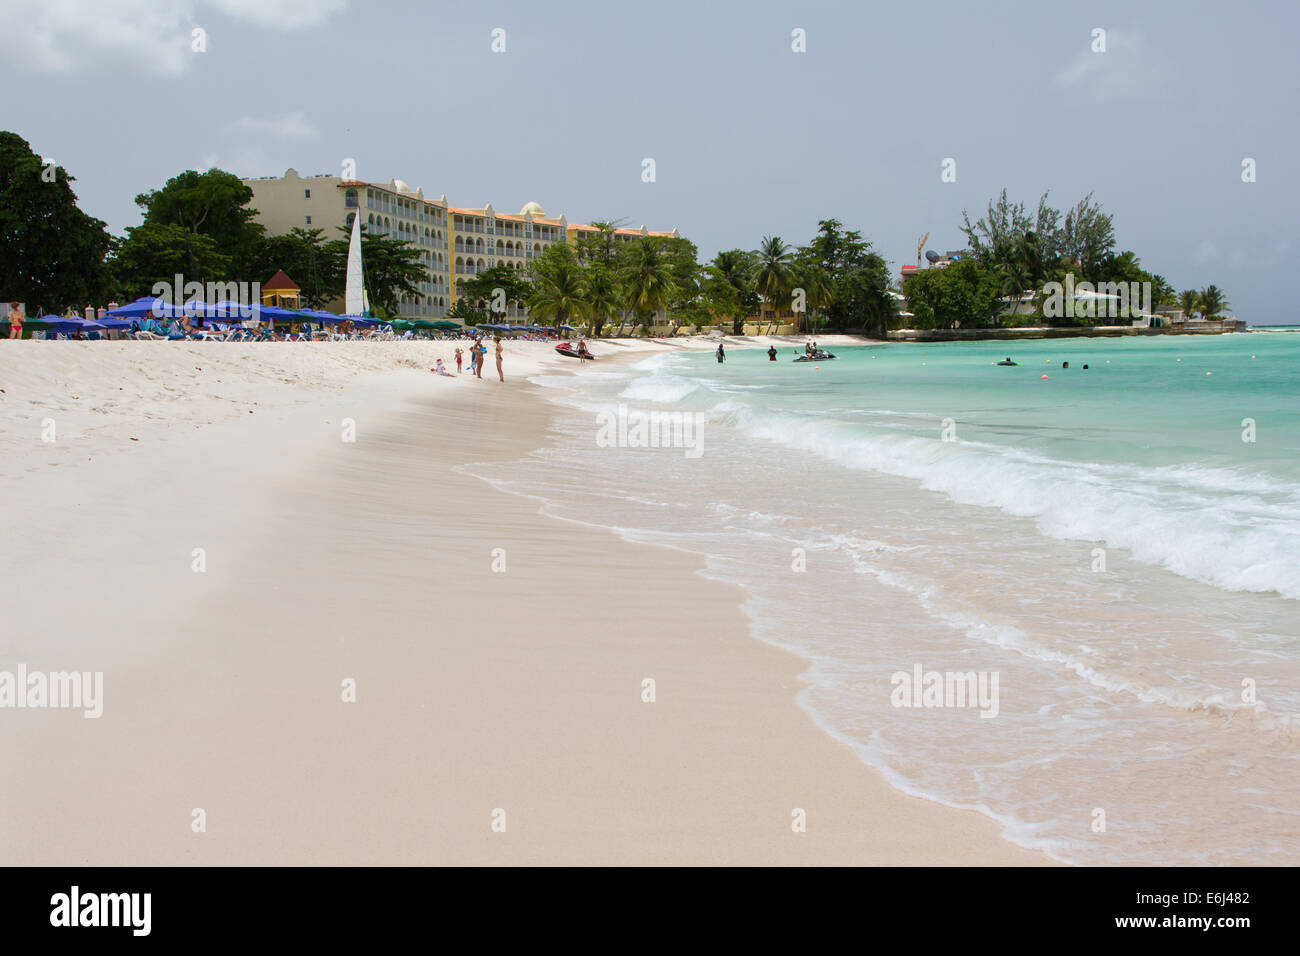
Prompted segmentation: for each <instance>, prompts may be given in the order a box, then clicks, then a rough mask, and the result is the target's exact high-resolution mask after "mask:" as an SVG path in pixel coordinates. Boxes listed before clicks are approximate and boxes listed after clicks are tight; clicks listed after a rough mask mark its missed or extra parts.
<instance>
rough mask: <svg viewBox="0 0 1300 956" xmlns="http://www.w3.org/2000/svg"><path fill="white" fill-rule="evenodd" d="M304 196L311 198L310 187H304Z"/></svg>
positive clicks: (304, 197)
mask: <svg viewBox="0 0 1300 956" xmlns="http://www.w3.org/2000/svg"><path fill="white" fill-rule="evenodd" d="M302 198H303V199H310V198H311V190H310V189H304V190H303V191H302Z"/></svg>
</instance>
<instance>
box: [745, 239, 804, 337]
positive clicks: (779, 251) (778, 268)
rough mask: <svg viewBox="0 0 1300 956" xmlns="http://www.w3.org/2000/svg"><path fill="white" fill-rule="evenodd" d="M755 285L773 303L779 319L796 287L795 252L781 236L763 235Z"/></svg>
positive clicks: (775, 314) (776, 316)
mask: <svg viewBox="0 0 1300 956" xmlns="http://www.w3.org/2000/svg"><path fill="white" fill-rule="evenodd" d="M754 287H755V289H757V291H758V294H759V295H761V296H762V297H763V298H764V299H766V300H767V301H768V302H769V303H770V304H771V306H772V310H773V313H774V317H775V318H778V319H779V318H780V317H781V310H782V309H783V308H785V307H786V303H788V302H789V301H790V293H791V292H792V291H793V290H794V288H795V275H794V254H793V253H792V252H791V251H790V247H789V246H787V245H786V244H785V243H784V242H782V241H781V237H780V236H764V237H763V243H762V245H761V246H759V249H758V272H757V273H756V274H755V276H754Z"/></svg>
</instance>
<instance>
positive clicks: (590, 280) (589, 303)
mask: <svg viewBox="0 0 1300 956" xmlns="http://www.w3.org/2000/svg"><path fill="white" fill-rule="evenodd" d="M622 308H623V300H622V298H621V297H620V296H619V293H618V286H616V285H615V284H614V279H613V277H612V276H611V275H610V272H609V270H608V269H606V268H605V267H604V266H603V265H601V264H600V263H598V262H595V263H592V264H591V265H590V266H588V267H587V275H586V281H585V295H584V296H583V302H582V315H583V316H585V317H586V318H587V319H589V320H590V321H591V334H592V335H596V336H599V335H600V330H601V327H602V326H604V324H605V323H606V322H607V321H609V319H611V318H612V317H613V316H615V315H617V314H618V313H619V311H620V310H621V309H622Z"/></svg>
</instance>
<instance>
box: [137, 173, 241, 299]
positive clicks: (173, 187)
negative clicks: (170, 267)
mask: <svg viewBox="0 0 1300 956" xmlns="http://www.w3.org/2000/svg"><path fill="white" fill-rule="evenodd" d="M252 199H253V190H251V189H250V188H249V187H248V186H246V185H244V184H243V183H242V182H240V180H239V177H238V176H236V175H235V174H234V173H228V172H226V171H225V170H221V169H209V170H208V171H207V172H205V173H199V172H195V171H194V170H192V169H187V170H186V171H185V172H183V173H180V174H179V175H177V176H173V177H172V178H171V179H169V180H167V183H166V184H165V185H164V186H163V187H162V188H161V189H155V190H152V191H151V192H147V193H141V194H140V195H138V196H136V197H135V202H136V205H137V206H139V207H140V208H141V209H143V210H144V222H145V225H176V226H180V227H181V229H182V230H184V232H183V233H182V238H183V240H184V242H183V247H184V249H185V252H186V260H187V262H188V266H189V268H188V269H185V270H182V273H183V274H184V275H185V279H186V281H187V282H210V281H217V280H243V281H261V280H262V279H265V278H266V276H262V275H254V273H255V272H256V271H257V267H258V265H259V256H260V254H261V245H262V239H263V236H264V235H265V232H266V230H265V229H263V227H262V226H260V225H259V224H258V223H256V222H254V218H255V217H256V215H257V213H256V211H255V210H253V209H250V208H249V206H248V204H249V202H251V201H252ZM193 236H207V237H208V238H209V239H211V240H212V241H213V242H215V243H216V244H217V248H218V249H220V250H221V253H222V255H223V256H225V257H226V260H227V262H228V267H227V269H226V271H225V272H223V273H221V274H217V275H213V274H212V273H211V271H209V270H210V266H209V267H206V268H205V265H204V264H203V263H202V262H201V261H200V259H199V257H198V256H197V255H195V254H194V248H193V247H194V243H193V240H192V238H191V237H193Z"/></svg>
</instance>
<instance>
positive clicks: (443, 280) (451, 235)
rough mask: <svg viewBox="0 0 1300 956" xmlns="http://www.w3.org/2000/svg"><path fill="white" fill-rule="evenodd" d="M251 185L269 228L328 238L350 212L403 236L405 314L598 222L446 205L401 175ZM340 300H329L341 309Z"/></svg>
mask: <svg viewBox="0 0 1300 956" xmlns="http://www.w3.org/2000/svg"><path fill="white" fill-rule="evenodd" d="M243 183H244V185H246V186H248V187H249V188H250V189H251V190H252V191H253V199H252V202H251V203H250V206H251V208H253V209H254V210H255V211H256V213H257V216H256V221H257V222H258V223H260V224H261V225H263V226H265V227H266V231H267V232H268V233H270V234H272V235H283V234H285V233H288V232H289V231H290V230H292V229H294V228H296V227H297V228H303V229H324V230H325V238H326V239H338V238H342V237H343V236H344V235H345V233H340V232H338V231H337V227H342V228H343V229H345V230H347V231H348V232H350V231H351V229H352V219H353V217H354V216H356V215H360V216H361V217H362V219H361V222H362V225H364V226H365V227H366V231H367V232H368V233H369V234H370V235H381V236H387V237H389V238H391V239H400V240H404V241H406V242H408V243H410V244H411V245H414V246H415V247H416V248H417V249H418V250H419V252H420V260H421V262H422V263H423V264H424V267H425V278H424V281H422V282H420V283H419V289H418V292H417V293H416V294H414V295H409V296H404V297H403V298H402V300H401V302H400V303H399V310H400V312H401V314H402V317H403V318H407V319H432V318H438V317H444V316H446V315H447V313H448V312H449V311H450V309H451V307H452V304H453V303H454V302H455V301H456V282H457V280H458V279H464V278H472V277H473V276H476V275H478V274H479V273H481V272H483V271H485V270H487V269H491V268H492V267H493V266H496V265H499V264H500V265H506V266H509V267H510V268H512V269H517V270H519V271H520V272H526V271H527V270H528V267H529V265H530V264H531V263H532V261H533V260H534V259H536V258H537V257H538V256H540V255H541V254H542V251H543V250H544V249H546V247H547V246H549V245H551V244H552V243H556V242H569V241H571V240H573V239H576V237H577V236H578V234H580V233H581V232H584V231H590V232H595V231H597V230H596V227H595V226H590V225H585V224H576V223H575V224H570V223H569V222H568V220H567V219H566V218H565V217H564V216H560V217H559V218H558V219H556V218H552V217H548V216H547V215H546V213H545V211H544V210H543V209H542V207H541V206H539V205H538V204H537V203H535V202H530V203H528V204H527V205H525V206H524V207H523V208H522V209H521V210H519V214H518V215H511V214H508V213H499V212H497V211H496V210H495V209H493V208H492V205H491V204H490V203H489V204H488V205H486V206H484V207H483V208H481V209H461V208H457V207H453V206H448V205H447V197H446V196H445V195H444V196H440V197H439V198H437V199H428V198H426V197H425V195H424V190H422V189H413V188H411V187H410V186H408V185H407V184H406V183H404V182H402V180H400V179H394V180H390V181H389V182H388V183H367V182H361V181H359V180H350V179H342V178H340V177H338V176H300V175H299V174H298V172H297V170H294V169H289V170H286V171H285V174H284V175H283V176H271V177H264V178H261V179H245V180H243ZM614 235H615V238H616V239H617V240H619V241H622V242H631V241H632V240H634V239H640V238H643V237H646V236H659V237H665V238H679V237H680V233H678V231H677V230H676V229H674V230H673V231H672V232H649V231H647V230H646V228H645V226H642V227H641V228H640V229H616V230H614ZM342 305H343V303H342V301H341V300H340V301H339V302H333V303H329V304H328V305H327V308H330V309H332V310H340V309H341V308H342ZM527 317H528V311H527V309H525V308H523V307H522V306H517V305H516V304H515V303H513V302H512V303H510V304H509V306H508V310H507V312H506V314H505V318H507V319H514V320H524V319H527Z"/></svg>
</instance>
